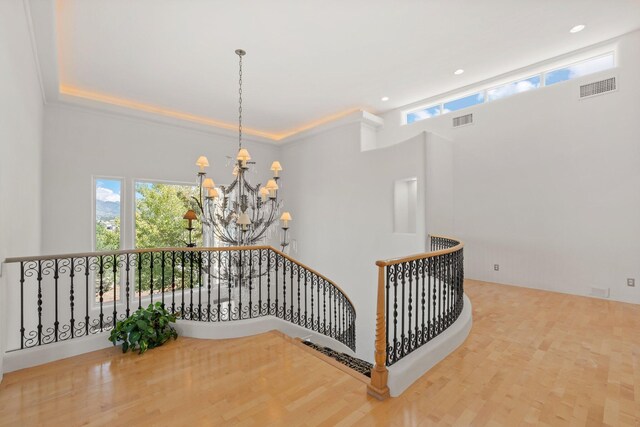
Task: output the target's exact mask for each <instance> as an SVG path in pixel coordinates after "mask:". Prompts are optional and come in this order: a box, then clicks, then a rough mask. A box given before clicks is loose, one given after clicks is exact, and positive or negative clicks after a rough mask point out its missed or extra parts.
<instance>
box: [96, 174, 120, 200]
mask: <svg viewBox="0 0 640 427" xmlns="http://www.w3.org/2000/svg"><path fill="white" fill-rule="evenodd" d="M121 186H122V183H121V181H120V180H115V179H96V200H100V201H103V202H116V203H120V191H121Z"/></svg>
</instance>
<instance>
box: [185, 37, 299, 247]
mask: <svg viewBox="0 0 640 427" xmlns="http://www.w3.org/2000/svg"><path fill="white" fill-rule="evenodd" d="M245 53H246V52H245V51H244V50H241V49H238V50H236V54H237V55H238V58H239V69H240V73H239V75H240V79H239V90H238V94H239V107H238V154H237V155H236V159H235V162H234V167H233V176H234V179H233V181H232V182H231V184H229V185H227V186H222V185H220V186H218V187H216V184H215V183H214V182H213V179H211V178H209V177H207V173H206V171H205V169H206V168H208V167H209V160H208V159H207V158H206V157H205V156H200V157H199V158H198V160H197V161H196V165H197V166H198V167H199V168H200V170H199V172H198V184H199V195H198V197H196V198H195V199H196V203H197V205H198V208H199V210H200V212H199V217H200V222H201V224H202V237H203V246H205V247H210V246H248V245H256V244H259V243H263V242H264V241H265V240H266V239H267V238H268V237H269V230H270V229H271V226H272V225H273V224H274V223H275V222H276V221H277V219H278V214H279V213H280V208H281V207H282V202H281V201H280V200H278V190H279V186H278V180H279V179H280V176H279V173H280V172H281V171H282V166H281V165H280V162H278V161H274V162H273V163H272V164H271V171H273V177H272V178H271V179H269V180H268V181H267V184H266V185H265V186H264V187H261V186H260V184H257V185H251V183H249V181H248V180H247V173H248V172H249V167H250V165H253V164H255V162H251V161H250V160H251V155H250V154H249V151H248V150H247V149H246V148H243V147H242V57H243V56H244V55H245ZM185 219H188V218H187V216H186V215H185ZM280 220H281V222H282V224H281V225H282V230H283V233H282V239H281V241H280V246H281V248H282V250H283V251H284V249H285V248H286V247H287V246H289V242H288V240H287V231H288V229H289V222H290V221H291V220H292V217H291V214H290V213H289V212H283V213H282V215H281V216H280ZM189 222H191V220H189Z"/></svg>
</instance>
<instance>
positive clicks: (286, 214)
mask: <svg viewBox="0 0 640 427" xmlns="http://www.w3.org/2000/svg"><path fill="white" fill-rule="evenodd" d="M280 219H281V220H282V221H291V214H290V213H289V212H283V213H282V215H281V216H280Z"/></svg>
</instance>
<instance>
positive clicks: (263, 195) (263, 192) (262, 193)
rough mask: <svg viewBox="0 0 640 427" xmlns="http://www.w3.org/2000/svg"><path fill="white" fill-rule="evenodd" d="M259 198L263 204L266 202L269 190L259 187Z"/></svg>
mask: <svg viewBox="0 0 640 427" xmlns="http://www.w3.org/2000/svg"><path fill="white" fill-rule="evenodd" d="M259 193H260V197H261V198H262V201H263V202H266V201H267V197H269V190H267V187H260V192H259Z"/></svg>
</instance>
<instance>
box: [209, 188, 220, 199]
mask: <svg viewBox="0 0 640 427" xmlns="http://www.w3.org/2000/svg"><path fill="white" fill-rule="evenodd" d="M207 190H208V191H207V197H209V198H211V199H215V198H216V197H218V190H216V189H215V188H209V189H207Z"/></svg>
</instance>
